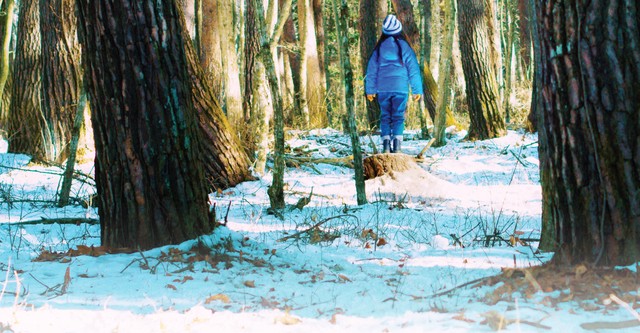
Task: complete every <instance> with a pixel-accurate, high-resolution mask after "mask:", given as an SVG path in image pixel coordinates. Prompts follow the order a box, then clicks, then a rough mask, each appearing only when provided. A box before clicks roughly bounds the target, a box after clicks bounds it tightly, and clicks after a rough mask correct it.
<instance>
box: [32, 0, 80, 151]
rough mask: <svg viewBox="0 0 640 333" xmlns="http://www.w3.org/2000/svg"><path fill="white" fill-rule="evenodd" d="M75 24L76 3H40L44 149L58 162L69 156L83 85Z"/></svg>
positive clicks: (59, 0) (62, 0)
mask: <svg viewBox="0 0 640 333" xmlns="http://www.w3.org/2000/svg"><path fill="white" fill-rule="evenodd" d="M76 21H77V19H76V15H75V0H41V1H40V31H41V34H42V35H41V40H42V44H41V45H42V55H43V57H42V60H43V67H42V113H43V117H44V119H45V127H44V128H43V135H42V137H43V139H44V146H43V148H44V152H45V158H46V159H47V160H48V161H54V162H56V163H62V162H63V161H64V160H65V159H66V158H67V157H68V156H69V142H70V141H71V133H72V132H73V128H74V119H75V118H76V113H77V108H78V106H77V104H78V100H79V98H80V90H81V85H82V77H81V73H82V68H81V64H80V44H79V43H78V40H77V37H76V26H77V25H76Z"/></svg>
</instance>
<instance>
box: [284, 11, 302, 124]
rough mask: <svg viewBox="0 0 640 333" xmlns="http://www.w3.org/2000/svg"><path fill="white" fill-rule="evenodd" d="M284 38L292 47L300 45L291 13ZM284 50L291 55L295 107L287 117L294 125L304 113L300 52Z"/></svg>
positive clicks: (289, 122) (290, 63)
mask: <svg viewBox="0 0 640 333" xmlns="http://www.w3.org/2000/svg"><path fill="white" fill-rule="evenodd" d="M282 40H283V41H284V43H285V44H286V45H288V46H289V48H290V49H295V48H296V47H297V46H298V45H299V42H298V40H297V38H296V27H295V24H294V22H293V15H290V16H289V17H288V18H287V22H286V23H285V26H284V31H283V34H282ZM284 52H287V54H288V55H289V56H288V58H289V65H290V69H291V70H290V73H291V79H292V80H291V81H292V83H293V108H292V109H288V111H290V112H289V114H287V115H286V119H287V124H288V125H293V122H294V121H293V119H295V118H296V117H300V115H301V114H302V111H301V110H302V108H303V101H302V97H303V90H302V89H301V86H300V73H301V71H300V68H301V66H300V52H299V51H298V52H295V51H291V50H285V51H284ZM287 70H288V69H285V71H287ZM304 103H306V102H304Z"/></svg>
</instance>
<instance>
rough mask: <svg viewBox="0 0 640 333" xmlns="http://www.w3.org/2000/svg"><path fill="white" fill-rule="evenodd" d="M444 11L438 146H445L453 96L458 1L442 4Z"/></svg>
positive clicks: (434, 134)
mask: <svg viewBox="0 0 640 333" xmlns="http://www.w3.org/2000/svg"><path fill="white" fill-rule="evenodd" d="M442 9H443V11H444V24H443V25H442V33H443V37H442V43H441V45H442V48H441V50H442V52H441V54H440V65H439V66H438V67H439V68H440V74H439V75H438V88H439V89H438V90H439V91H440V93H439V94H438V101H437V103H436V105H437V112H436V119H435V121H434V129H433V137H434V138H435V139H436V141H435V143H434V145H435V146H436V147H439V146H444V145H445V144H446V140H445V127H446V123H447V122H446V120H447V109H448V106H449V101H450V99H451V98H450V97H451V93H450V91H451V77H452V76H453V60H452V57H453V53H452V49H453V35H454V31H455V25H456V3H455V0H448V1H446V2H445V3H444V6H442Z"/></svg>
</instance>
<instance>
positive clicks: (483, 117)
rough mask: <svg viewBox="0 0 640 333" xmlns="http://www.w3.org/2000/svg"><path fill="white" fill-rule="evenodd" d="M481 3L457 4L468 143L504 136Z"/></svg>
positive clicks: (474, 0) (467, 0) (466, 1)
mask: <svg viewBox="0 0 640 333" xmlns="http://www.w3.org/2000/svg"><path fill="white" fill-rule="evenodd" d="M487 10H488V8H487V7H485V0H459V1H458V29H459V36H460V53H461V55H462V69H463V71H464V78H465V82H466V93H467V104H468V106H469V118H470V124H469V134H468V138H469V139H471V140H485V139H490V138H495V137H499V136H502V135H504V134H505V133H506V128H505V123H504V119H503V118H502V114H501V113H500V107H499V93H498V84H497V82H496V73H495V71H494V68H497V66H495V64H494V62H493V61H492V60H491V56H492V55H493V53H494V52H493V51H491V50H492V48H493V46H492V44H493V41H492V38H491V37H492V36H491V35H490V34H489V32H488V31H489V30H488V24H487V21H488V20H487V18H486V15H487V14H486V13H485V11H487Z"/></svg>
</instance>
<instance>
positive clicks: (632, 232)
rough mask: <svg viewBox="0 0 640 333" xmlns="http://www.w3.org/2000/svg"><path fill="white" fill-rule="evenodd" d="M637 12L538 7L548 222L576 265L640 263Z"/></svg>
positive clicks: (620, 6) (603, 6)
mask: <svg viewBox="0 0 640 333" xmlns="http://www.w3.org/2000/svg"><path fill="white" fill-rule="evenodd" d="M639 10H640V8H638V3H637V2H636V1H625V0H609V1H605V0H594V1H591V2H590V3H589V4H588V5H586V4H582V3H580V2H576V3H571V4H569V3H567V2H565V1H558V0H550V1H545V2H544V3H540V4H538V8H537V17H538V19H539V20H540V22H539V24H540V25H539V33H540V35H539V40H540V48H541V55H542V69H541V73H542V82H540V83H541V84H540V86H539V87H540V89H541V94H542V100H543V104H542V105H543V108H542V110H541V120H542V122H541V123H540V137H539V140H540V148H539V150H540V162H541V173H542V174H543V175H545V176H544V177H543V181H544V182H543V184H542V195H543V202H544V203H548V204H547V205H545V206H544V208H546V209H543V221H545V222H546V223H549V224H550V226H552V227H553V228H554V229H555V236H556V238H555V243H556V244H557V245H558V246H559V249H561V251H559V253H558V254H557V255H556V258H558V257H560V255H562V257H564V258H565V259H568V261H569V262H570V263H582V262H589V263H595V264H599V265H607V266H613V265H629V264H632V263H635V262H638V260H640V191H638V189H639V188H640V113H639V112H638V110H640V94H638V91H640V28H639V26H638V24H639V22H640V11H639ZM594 27H598V28H597V29H596V30H594ZM543 168H544V169H543ZM543 236H544V235H543ZM547 243H549V242H547Z"/></svg>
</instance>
